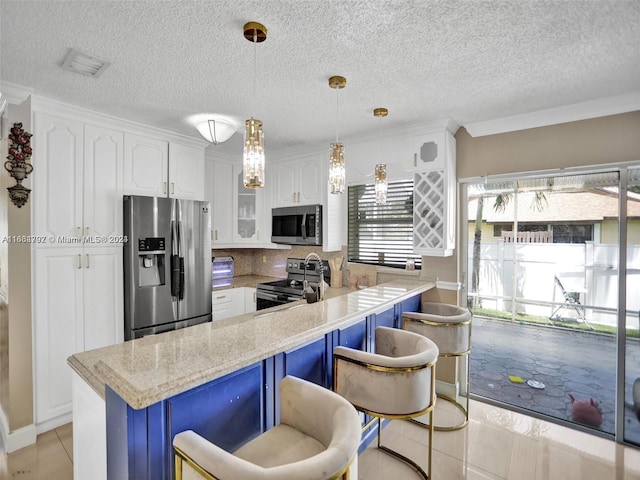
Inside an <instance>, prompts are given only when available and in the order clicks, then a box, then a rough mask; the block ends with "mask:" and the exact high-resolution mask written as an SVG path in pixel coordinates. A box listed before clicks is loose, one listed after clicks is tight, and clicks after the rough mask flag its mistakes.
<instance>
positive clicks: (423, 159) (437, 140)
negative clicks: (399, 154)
mask: <svg viewBox="0 0 640 480" xmlns="http://www.w3.org/2000/svg"><path fill="white" fill-rule="evenodd" d="M447 135H449V133H448V132H447V131H445V130H443V131H439V132H434V133H426V134H423V135H418V136H416V137H414V138H413V141H412V144H413V158H412V159H410V160H411V163H410V164H409V165H408V166H409V169H410V170H413V171H418V172H421V171H424V170H442V169H444V168H445V161H446V158H447V152H446V136H447Z"/></svg>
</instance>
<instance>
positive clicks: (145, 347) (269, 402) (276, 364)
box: [68, 280, 435, 479]
mask: <svg viewBox="0 0 640 480" xmlns="http://www.w3.org/2000/svg"><path fill="white" fill-rule="evenodd" d="M434 287H435V284H434V283H433V282H428V281H419V280H394V281H391V282H388V283H384V284H381V285H377V286H374V287H369V288H366V289H363V290H348V289H345V290H343V292H349V293H346V294H343V295H337V296H334V295H333V294H332V295H328V296H327V299H326V300H324V301H320V302H316V303H312V304H307V303H306V302H305V301H298V302H292V303H289V304H287V305H284V306H280V307H274V308H271V309H265V310H260V311H258V312H253V313H249V314H245V315H240V316H237V317H233V318H229V319H225V320H220V321H216V322H211V323H205V324H200V325H195V326H193V327H188V328H184V329H181V330H175V331H171V332H167V333H162V334H159V335H155V336H150V337H145V338H141V339H137V340H133V341H129V342H125V343H122V344H119V345H113V346H109V347H105V348H101V349H97V350H92V351H87V352H83V353H78V354H75V355H72V356H71V357H69V359H68V363H69V365H70V366H71V368H72V369H73V370H74V372H75V374H76V375H74V389H76V388H77V389H78V390H79V391H82V392H81V393H82V395H83V397H82V398H87V399H89V398H93V400H91V402H89V403H87V402H85V404H86V405H89V404H91V405H93V407H92V408H93V410H94V411H100V408H95V407H100V405H99V404H100V402H103V403H104V404H106V406H105V407H103V408H104V412H105V414H104V415H105V417H106V418H105V421H106V426H105V429H106V437H107V439H106V442H107V446H108V448H107V449H106V450H107V451H108V452H109V453H108V459H107V462H106V463H107V464H108V466H107V468H106V470H107V471H108V476H105V477H104V478H109V479H111V478H118V479H122V478H149V479H151V478H153V479H165V478H166V479H170V478H172V469H173V466H172V454H171V439H172V438H173V435H175V433H178V431H181V430H184V429H193V430H196V431H200V432H201V434H203V436H205V437H206V438H209V439H210V441H213V442H215V443H217V444H219V445H221V446H222V448H227V449H230V450H231V449H235V448H237V447H238V446H239V445H241V444H242V443H244V442H246V441H248V440H249V439H250V438H253V437H254V436H256V435H258V434H259V433H261V432H262V431H264V430H266V429H268V428H270V427H271V426H273V425H274V424H277V423H278V420H279V419H278V418H276V416H277V413H275V412H277V409H276V406H277V402H278V401H279V396H278V389H277V385H278V383H279V380H280V379H281V378H283V377H284V376H285V375H287V374H292V375H296V376H300V377H302V378H306V379H307V380H310V381H314V382H315V383H318V384H321V385H323V386H326V387H330V385H331V381H332V372H331V353H332V350H333V347H334V346H336V345H338V344H348V345H353V346H354V347H355V348H362V349H368V348H370V346H371V345H370V344H371V341H372V340H371V339H372V332H373V330H374V329H375V327H376V326H378V325H388V326H396V327H397V326H399V324H400V321H399V320H400V316H401V313H402V311H416V310H417V308H418V305H419V303H420V297H421V294H422V293H423V292H425V291H427V290H429V289H432V288H434ZM330 290H331V289H329V291H330ZM333 293H336V294H337V293H339V292H337V291H336V292H333ZM87 386H88V387H90V388H88V387H87ZM88 391H89V392H90V393H88ZM76 396H77V395H76V392H75V391H74V399H75V398H76ZM76 405H78V409H79V410H82V401H79V402H75V401H74V439H75V438H76V437H75V433H76V428H78V429H81V428H82V425H80V424H79V425H76V422H77V421H78V422H82V419H83V418H86V417H87V415H86V412H85V413H83V412H82V411H76ZM85 410H91V408H87V409H85ZM230 424H233V428H230ZM81 436H82V433H81V432H80V433H79V437H81ZM79 439H80V438H79ZM75 443H76V442H74V445H75ZM79 444H80V445H81V443H79ZM74 453H75V452H74ZM74 458H82V456H76V455H75V454H74ZM74 468H75V467H74ZM78 468H80V469H81V466H78ZM87 468H88V467H87ZM94 468H95V466H92V467H91V469H92V470H93V473H94V474H95V472H96V470H95V469H94ZM98 470H100V469H99V468H98ZM78 478H82V477H78Z"/></svg>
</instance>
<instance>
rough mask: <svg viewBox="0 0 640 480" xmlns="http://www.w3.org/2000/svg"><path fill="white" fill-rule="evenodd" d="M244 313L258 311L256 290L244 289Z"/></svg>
mask: <svg viewBox="0 0 640 480" xmlns="http://www.w3.org/2000/svg"><path fill="white" fill-rule="evenodd" d="M242 290H244V313H250V312H255V311H256V289H255V288H251V287H244V288H242Z"/></svg>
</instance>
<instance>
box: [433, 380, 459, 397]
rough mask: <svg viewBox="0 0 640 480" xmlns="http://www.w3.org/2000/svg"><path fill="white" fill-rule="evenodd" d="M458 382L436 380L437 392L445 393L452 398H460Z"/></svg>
mask: <svg viewBox="0 0 640 480" xmlns="http://www.w3.org/2000/svg"><path fill="white" fill-rule="evenodd" d="M458 387H459V384H458V383H448V382H443V381H442V380H436V393H439V394H440V395H445V396H447V397H450V398H458V393H459V392H458Z"/></svg>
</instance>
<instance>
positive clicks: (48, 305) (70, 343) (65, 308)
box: [33, 248, 84, 424]
mask: <svg viewBox="0 0 640 480" xmlns="http://www.w3.org/2000/svg"><path fill="white" fill-rule="evenodd" d="M34 252H35V255H34V259H35V260H34V261H35V266H34V271H35V272H37V275H36V276H35V283H34V290H35V291H34V295H33V298H34V319H35V321H34V327H35V332H34V335H35V352H34V353H35V383H36V392H35V398H36V423H37V424H40V423H43V422H45V421H49V420H53V419H55V418H56V417H58V416H60V415H66V414H68V413H70V412H71V369H70V368H69V366H68V365H67V358H68V357H69V356H70V355H72V354H74V353H77V352H81V351H82V350H83V349H84V340H83V337H84V332H83V320H82V305H83V299H82V254H81V249H79V248H41V249H35V251H34Z"/></svg>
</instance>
